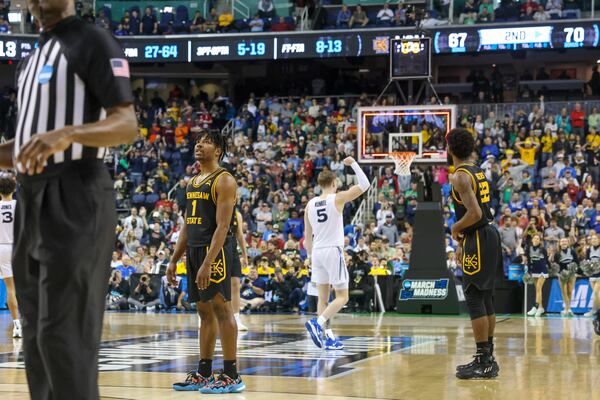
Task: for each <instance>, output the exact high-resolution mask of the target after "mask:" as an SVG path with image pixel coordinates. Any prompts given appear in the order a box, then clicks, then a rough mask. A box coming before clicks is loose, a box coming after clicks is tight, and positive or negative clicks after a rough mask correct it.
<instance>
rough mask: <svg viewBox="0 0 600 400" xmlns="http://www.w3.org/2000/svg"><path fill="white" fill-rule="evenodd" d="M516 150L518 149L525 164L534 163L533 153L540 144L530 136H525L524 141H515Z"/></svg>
mask: <svg viewBox="0 0 600 400" xmlns="http://www.w3.org/2000/svg"><path fill="white" fill-rule="evenodd" d="M516 146H517V150H519V154H520V155H521V160H523V162H525V163H526V164H527V165H534V164H535V153H537V151H538V148H539V147H540V145H539V144H538V143H535V142H534V141H532V140H531V138H527V140H525V142H517V143H516Z"/></svg>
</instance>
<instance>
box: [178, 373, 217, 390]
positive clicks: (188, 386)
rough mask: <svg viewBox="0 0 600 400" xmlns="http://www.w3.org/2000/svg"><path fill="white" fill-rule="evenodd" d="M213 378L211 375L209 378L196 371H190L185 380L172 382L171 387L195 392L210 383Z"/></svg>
mask: <svg viewBox="0 0 600 400" xmlns="http://www.w3.org/2000/svg"><path fill="white" fill-rule="evenodd" d="M213 380H214V378H213V376H212V375H211V376H210V377H209V378H205V377H203V376H202V375H200V374H199V373H198V371H190V372H188V374H187V376H186V378H185V381H183V382H177V383H174V384H173V389H175V390H177V391H178V392H192V391H196V392H197V391H198V390H200V389H202V388H203V387H204V386H206V385H208V384H209V383H212V382H213Z"/></svg>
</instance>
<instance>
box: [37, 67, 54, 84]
mask: <svg viewBox="0 0 600 400" xmlns="http://www.w3.org/2000/svg"><path fill="white" fill-rule="evenodd" d="M53 72H54V68H52V65H44V66H43V67H42V70H41V71H40V74H39V75H38V82H39V83H40V85H45V84H46V83H48V82H50V78H52V73H53Z"/></svg>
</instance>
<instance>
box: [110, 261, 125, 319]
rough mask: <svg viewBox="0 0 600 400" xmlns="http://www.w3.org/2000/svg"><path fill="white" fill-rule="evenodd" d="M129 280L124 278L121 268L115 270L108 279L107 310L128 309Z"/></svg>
mask: <svg viewBox="0 0 600 400" xmlns="http://www.w3.org/2000/svg"><path fill="white" fill-rule="evenodd" d="M128 297H129V282H128V281H127V280H126V279H123V277H122V276H121V271H120V270H113V271H112V272H111V274H110V279H109V280H108V293H107V294H106V309H107V310H126V309H128V308H129V307H128V305H127V298H128Z"/></svg>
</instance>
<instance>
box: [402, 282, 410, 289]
mask: <svg viewBox="0 0 600 400" xmlns="http://www.w3.org/2000/svg"><path fill="white" fill-rule="evenodd" d="M402 285H403V286H404V290H409V289H410V287H411V286H412V282H411V281H409V280H405V281H404V282H403V283H402Z"/></svg>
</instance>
